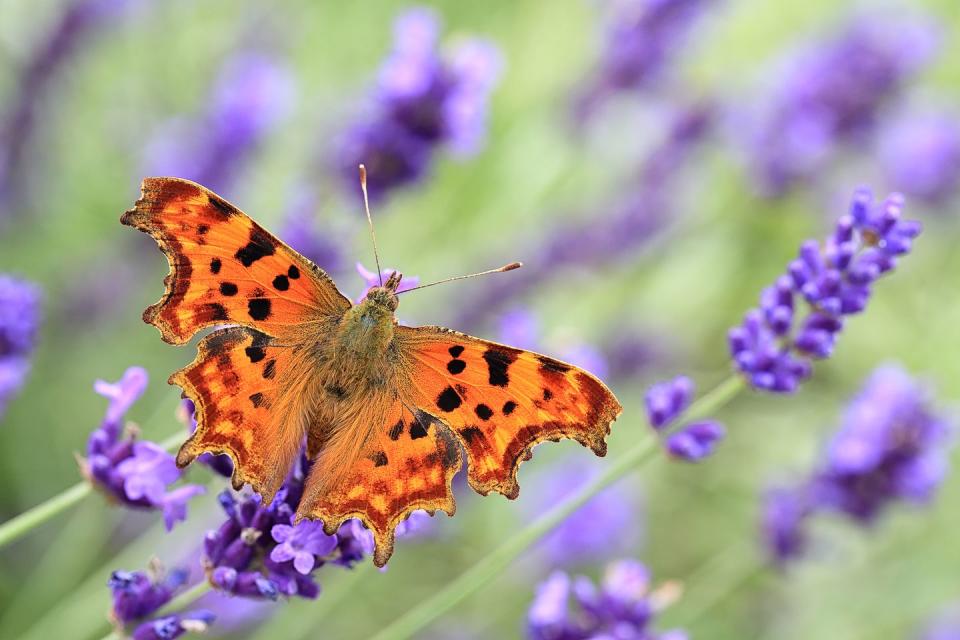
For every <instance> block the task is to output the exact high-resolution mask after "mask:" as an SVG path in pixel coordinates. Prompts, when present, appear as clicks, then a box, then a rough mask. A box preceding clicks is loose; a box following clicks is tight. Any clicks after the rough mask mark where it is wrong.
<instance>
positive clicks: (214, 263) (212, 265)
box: [210, 258, 223, 275]
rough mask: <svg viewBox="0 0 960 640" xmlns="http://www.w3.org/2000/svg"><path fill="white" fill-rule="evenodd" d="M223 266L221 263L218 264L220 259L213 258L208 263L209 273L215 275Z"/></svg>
mask: <svg viewBox="0 0 960 640" xmlns="http://www.w3.org/2000/svg"><path fill="white" fill-rule="evenodd" d="M222 266H223V263H222V262H220V258H214V259H213V260H211V261H210V273H212V274H213V275H217V274H218V273H220V267H222Z"/></svg>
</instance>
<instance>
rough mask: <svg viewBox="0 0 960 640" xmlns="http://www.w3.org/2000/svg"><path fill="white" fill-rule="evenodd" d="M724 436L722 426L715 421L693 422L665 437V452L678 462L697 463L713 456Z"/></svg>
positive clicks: (724, 431)
mask: <svg viewBox="0 0 960 640" xmlns="http://www.w3.org/2000/svg"><path fill="white" fill-rule="evenodd" d="M725 435H726V430H725V429H724V428H723V425H722V424H720V423H719V422H717V421H715V420H702V421H700V422H693V423H691V424H688V425H686V426H684V427H683V428H681V429H680V430H678V431H676V432H675V433H671V434H670V435H669V436H667V442H666V448H667V452H668V453H669V454H670V455H672V456H673V457H674V458H677V459H678V460H686V461H687V462H699V461H700V460H703V459H705V458H708V457H710V456H711V455H712V454H713V452H714V450H715V449H716V447H717V443H719V442H720V440H722V439H723V437H724V436H725Z"/></svg>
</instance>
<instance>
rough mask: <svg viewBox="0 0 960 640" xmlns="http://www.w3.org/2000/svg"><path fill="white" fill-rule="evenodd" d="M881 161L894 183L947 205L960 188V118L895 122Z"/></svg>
mask: <svg viewBox="0 0 960 640" xmlns="http://www.w3.org/2000/svg"><path fill="white" fill-rule="evenodd" d="M881 160H882V163H883V167H884V171H885V173H886V175H887V179H888V180H889V181H890V184H895V185H897V188H898V189H902V190H903V191H904V192H905V193H906V194H907V195H909V196H912V197H916V198H919V199H921V200H923V201H924V202H927V203H930V204H933V205H942V204H944V203H945V202H946V201H947V200H949V199H950V198H951V197H952V196H954V195H956V193H957V190H958V189H960V119H958V118H956V117H951V116H947V115H943V114H924V115H921V116H914V117H911V118H905V119H903V120H901V121H899V122H896V123H894V124H893V125H891V126H889V127H887V128H886V130H885V134H884V140H883V143H882V145H881Z"/></svg>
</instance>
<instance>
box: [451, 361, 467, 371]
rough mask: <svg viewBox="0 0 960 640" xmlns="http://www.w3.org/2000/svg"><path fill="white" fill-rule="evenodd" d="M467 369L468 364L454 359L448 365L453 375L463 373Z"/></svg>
mask: <svg viewBox="0 0 960 640" xmlns="http://www.w3.org/2000/svg"><path fill="white" fill-rule="evenodd" d="M466 368H467V363H466V362H464V361H463V360H457V359H453V360H451V361H450V362H448V363H447V371H449V372H450V373H452V374H453V375H457V374H460V373H463V370H464V369H466Z"/></svg>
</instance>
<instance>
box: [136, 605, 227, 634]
mask: <svg viewBox="0 0 960 640" xmlns="http://www.w3.org/2000/svg"><path fill="white" fill-rule="evenodd" d="M213 620H214V615H213V613H211V612H210V611H205V610H200V611H192V612H190V613H183V614H175V615H172V616H166V617H164V618H158V619H157V620H151V621H149V622H144V623H143V624H141V625H140V626H138V627H137V628H136V629H135V630H134V632H133V636H132V637H133V640H173V639H174V638H179V637H180V636H182V635H183V634H185V633H204V632H205V631H206V630H207V628H209V626H210V625H211V624H213Z"/></svg>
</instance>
